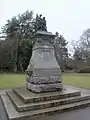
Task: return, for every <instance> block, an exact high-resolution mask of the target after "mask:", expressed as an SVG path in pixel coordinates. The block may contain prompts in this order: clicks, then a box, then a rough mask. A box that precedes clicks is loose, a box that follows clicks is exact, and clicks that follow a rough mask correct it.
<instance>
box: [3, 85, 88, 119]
mask: <svg viewBox="0 0 90 120" xmlns="http://www.w3.org/2000/svg"><path fill="white" fill-rule="evenodd" d="M1 100H2V102H3V106H4V108H5V111H6V115H7V117H8V120H31V119H33V118H35V119H37V118H38V117H42V116H44V115H45V116H46V115H52V114H54V113H62V112H66V111H67V112H68V111H69V110H74V109H79V108H83V107H88V106H90V95H88V94H84V93H81V92H79V91H77V90H75V89H71V88H66V87H65V88H63V90H62V91H56V92H46V93H38V94H37V93H34V92H32V91H29V90H27V89H26V87H24V88H23V87H22V88H16V89H13V90H7V92H5V91H4V92H3V93H2V94H1Z"/></svg>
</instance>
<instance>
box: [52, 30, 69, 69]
mask: <svg viewBox="0 0 90 120" xmlns="http://www.w3.org/2000/svg"><path fill="white" fill-rule="evenodd" d="M56 36H57V37H56V41H55V44H54V48H55V56H56V59H57V62H58V64H59V65H60V67H61V68H65V66H66V65H67V60H68V49H67V47H66V46H67V44H68V42H66V39H65V38H64V37H63V36H62V35H60V36H59V33H58V32H56Z"/></svg>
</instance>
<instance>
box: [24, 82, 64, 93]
mask: <svg viewBox="0 0 90 120" xmlns="http://www.w3.org/2000/svg"><path fill="white" fill-rule="evenodd" d="M26 86H27V89H29V90H31V91H33V92H35V93H39V92H49V91H58V90H62V89H63V85H62V83H52V84H50V83H49V84H32V83H30V82H27V84H26Z"/></svg>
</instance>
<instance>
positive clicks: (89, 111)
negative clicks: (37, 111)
mask: <svg viewBox="0 0 90 120" xmlns="http://www.w3.org/2000/svg"><path fill="white" fill-rule="evenodd" d="M69 87H71V88H75V87H72V86H69ZM75 89H77V90H80V91H82V92H84V93H87V94H90V90H88V89H82V88H75ZM0 120H7V117H6V114H5V110H4V108H3V105H2V102H1V100H0ZM34 120H90V107H88V108H83V109H79V110H73V111H69V112H64V113H60V114H53V115H51V116H44V117H39V118H37V119H34Z"/></svg>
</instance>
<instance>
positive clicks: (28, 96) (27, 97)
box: [13, 87, 81, 103]
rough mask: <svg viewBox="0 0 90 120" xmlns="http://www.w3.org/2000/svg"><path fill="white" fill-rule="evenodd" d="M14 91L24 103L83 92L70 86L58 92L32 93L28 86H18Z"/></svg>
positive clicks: (65, 96)
mask: <svg viewBox="0 0 90 120" xmlns="http://www.w3.org/2000/svg"><path fill="white" fill-rule="evenodd" d="M13 91H14V92H15V93H16V94H17V95H18V97H19V98H21V100H22V101H24V103H33V102H41V101H48V100H55V99H61V98H67V97H74V96H80V95H81V93H80V92H79V91H76V90H71V89H69V88H67V89H64V90H63V91H62V92H61V91H56V92H48V93H32V92H31V91H28V90H27V89H26V88H24V87H22V88H16V89H13Z"/></svg>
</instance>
